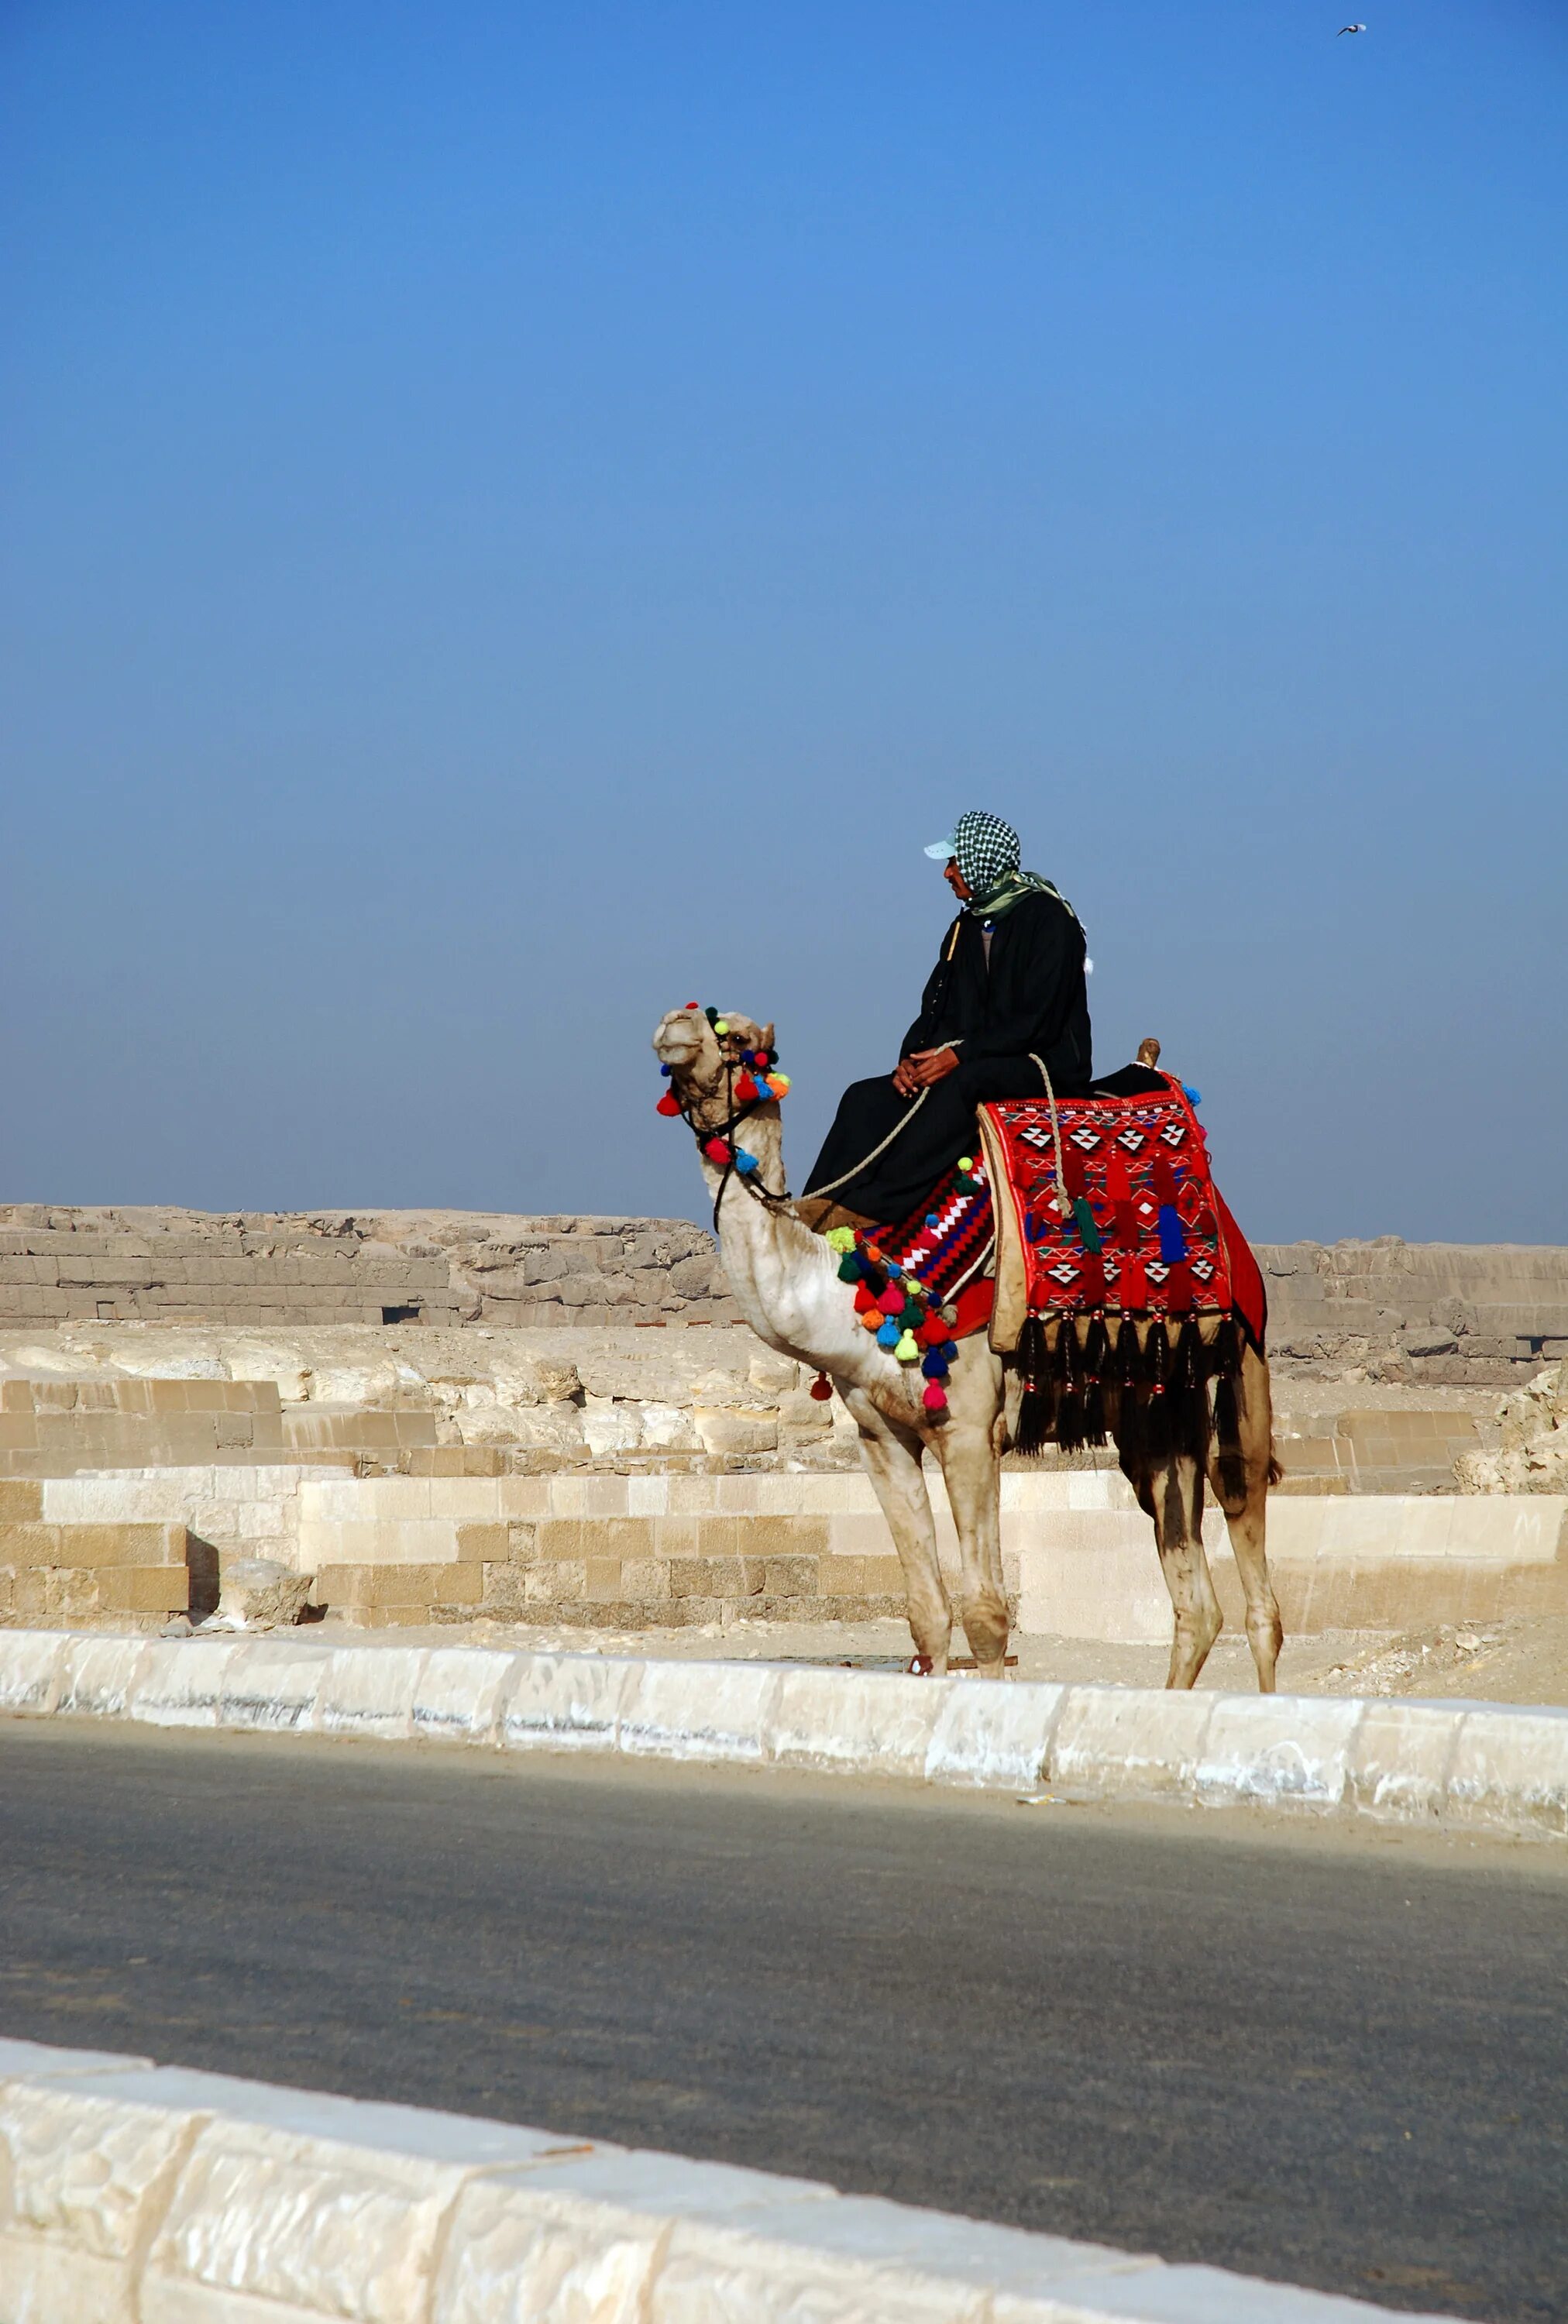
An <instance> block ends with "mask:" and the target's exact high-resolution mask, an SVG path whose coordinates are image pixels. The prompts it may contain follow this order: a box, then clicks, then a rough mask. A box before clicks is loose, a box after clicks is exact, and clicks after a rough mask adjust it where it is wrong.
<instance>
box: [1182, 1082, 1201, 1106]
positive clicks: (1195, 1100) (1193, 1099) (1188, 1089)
mask: <svg viewBox="0 0 1568 2324" xmlns="http://www.w3.org/2000/svg"><path fill="white" fill-rule="evenodd" d="M1182 1095H1183V1097H1185V1100H1186V1102H1187V1103H1188V1104H1189V1105H1202V1103H1203V1102H1204V1093H1203V1091H1202V1090H1195V1089H1194V1088H1193V1086H1192V1084H1191V1083H1190V1082H1184V1083H1183V1084H1182Z"/></svg>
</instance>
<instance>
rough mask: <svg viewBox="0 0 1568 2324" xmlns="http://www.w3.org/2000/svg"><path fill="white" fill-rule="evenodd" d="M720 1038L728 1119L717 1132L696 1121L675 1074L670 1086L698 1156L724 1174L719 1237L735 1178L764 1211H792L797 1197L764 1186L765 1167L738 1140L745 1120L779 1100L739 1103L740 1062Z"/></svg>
mask: <svg viewBox="0 0 1568 2324" xmlns="http://www.w3.org/2000/svg"><path fill="white" fill-rule="evenodd" d="M727 1039H728V1036H721V1037H719V1040H720V1061H721V1063H722V1064H723V1065H724V1121H723V1123H722V1124H721V1125H720V1126H719V1127H718V1128H716V1129H715V1128H714V1127H713V1126H712V1125H711V1124H705V1123H703V1122H700V1121H698V1120H696V1118H695V1111H694V1107H693V1103H692V1101H691V1100H690V1099H689V1098H687V1097H685V1096H683V1095H682V1093H681V1092H680V1091H679V1090H678V1088H677V1087H676V1084H675V1079H674V1075H673V1073H672V1074H671V1076H670V1087H669V1094H670V1096H671V1097H673V1098H674V1100H675V1103H676V1108H677V1111H678V1113H679V1115H680V1119H681V1120H682V1121H684V1122H685V1124H686V1126H687V1129H688V1130H690V1132H691V1134H692V1136H693V1137H694V1138H695V1139H696V1144H697V1151H698V1153H699V1154H701V1155H702V1156H703V1157H705V1159H706V1160H707V1161H709V1162H711V1163H712V1164H713V1165H714V1167H715V1169H717V1170H719V1171H720V1172H721V1176H720V1178H719V1183H718V1191H717V1192H716V1194H715V1195H714V1232H715V1234H717V1232H718V1230H719V1211H720V1208H721V1207H722V1205H723V1203H724V1196H725V1194H727V1193H728V1191H729V1186H730V1181H731V1179H732V1178H734V1179H738V1180H739V1181H740V1183H741V1185H742V1186H743V1187H744V1188H745V1190H746V1192H747V1194H750V1195H751V1196H752V1200H753V1201H754V1202H758V1203H761V1205H762V1207H763V1209H764V1210H769V1211H775V1212H777V1211H782V1210H788V1209H789V1208H790V1207H791V1206H792V1202H793V1198H792V1196H791V1195H790V1194H789V1191H788V1189H786V1191H785V1192H784V1193H783V1194H774V1193H772V1192H771V1190H770V1188H769V1187H767V1186H765V1185H763V1184H762V1177H761V1165H760V1164H759V1163H758V1161H757V1157H756V1156H755V1155H754V1154H752V1153H750V1152H749V1151H748V1149H747V1148H745V1147H743V1146H742V1145H741V1144H740V1143H739V1141H738V1139H736V1137H735V1132H736V1130H738V1129H739V1128H740V1126H741V1124H742V1122H743V1121H749V1120H751V1118H752V1114H754V1113H756V1112H758V1111H761V1108H762V1107H763V1106H764V1105H770V1104H772V1103H773V1102H775V1101H774V1100H773V1099H771V1098H764V1097H752V1098H742V1099H741V1100H740V1101H738V1102H737V1100H736V1097H735V1068H736V1063H737V1060H736V1059H735V1058H733V1057H732V1056H726V1055H725V1054H724V1049H725V1044H726V1042H727ZM749 1070H750V1068H748V1071H749ZM715 1146H719V1147H722V1148H724V1155H723V1157H722V1158H721V1157H720V1156H719V1155H717V1154H715V1153H714V1152H713V1150H712V1149H713V1148H714V1147H715ZM742 1156H744V1157H745V1160H746V1161H747V1162H749V1163H750V1164H751V1166H752V1167H751V1168H750V1169H749V1170H748V1169H747V1168H745V1167H744V1165H743V1164H742Z"/></svg>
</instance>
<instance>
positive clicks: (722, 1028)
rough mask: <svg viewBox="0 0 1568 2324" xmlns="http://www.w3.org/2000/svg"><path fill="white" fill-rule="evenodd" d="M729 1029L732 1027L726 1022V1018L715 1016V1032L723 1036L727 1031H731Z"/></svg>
mask: <svg viewBox="0 0 1568 2324" xmlns="http://www.w3.org/2000/svg"><path fill="white" fill-rule="evenodd" d="M729 1029H730V1028H729V1026H728V1025H727V1024H726V1022H725V1021H724V1018H722V1017H715V1019H714V1031H715V1033H717V1034H720V1035H721V1036H722V1035H724V1034H725V1033H727V1032H728V1031H729Z"/></svg>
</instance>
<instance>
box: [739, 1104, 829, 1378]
mask: <svg viewBox="0 0 1568 2324" xmlns="http://www.w3.org/2000/svg"><path fill="white" fill-rule="evenodd" d="M735 1143H736V1145H737V1146H740V1147H743V1148H745V1149H746V1151H747V1152H748V1153H752V1154H754V1155H755V1156H756V1157H757V1161H758V1165H759V1168H758V1171H757V1174H756V1175H757V1176H758V1178H760V1179H761V1183H762V1185H764V1186H765V1187H766V1188H767V1190H768V1192H769V1193H770V1194H779V1195H781V1194H783V1192H784V1189H785V1177H784V1155H783V1138H782V1133H781V1130H780V1128H779V1114H778V1109H777V1108H776V1107H771V1106H770V1107H767V1108H764V1109H763V1110H762V1111H761V1112H758V1113H754V1114H752V1115H750V1116H749V1117H748V1118H747V1120H745V1121H743V1122H742V1124H741V1126H740V1128H739V1130H737V1131H736V1132H735ZM702 1169H703V1176H704V1178H705V1179H706V1182H707V1187H708V1192H709V1194H716V1193H717V1192H718V1187H719V1181H720V1178H721V1177H722V1176H723V1173H722V1172H721V1171H719V1170H716V1169H715V1167H714V1166H713V1164H712V1163H711V1162H709V1161H708V1160H707V1158H706V1156H704V1157H703V1165H702ZM718 1233H719V1249H720V1250H721V1252H722V1253H723V1255H724V1272H725V1273H726V1275H727V1276H728V1277H729V1279H730V1288H731V1290H732V1291H733V1293H734V1295H735V1299H736V1301H737V1303H738V1305H739V1306H740V1308H741V1311H742V1314H743V1315H744V1316H745V1319H746V1321H747V1323H750V1325H751V1326H752V1330H753V1332H755V1333H757V1335H758V1337H759V1338H760V1339H762V1340H765V1341H766V1342H768V1345H769V1346H770V1347H771V1348H777V1349H778V1350H779V1351H780V1352H781V1353H783V1354H787V1355H791V1356H794V1357H795V1358H796V1359H797V1360H798V1361H800V1362H803V1363H810V1364H823V1363H826V1361H827V1360H829V1358H830V1357H832V1356H834V1355H835V1354H836V1353H837V1352H838V1351H839V1348H840V1345H841V1343H842V1342H843V1341H844V1337H845V1328H844V1326H845V1323H846V1322H853V1316H850V1315H849V1313H848V1307H849V1303H848V1301H847V1300H846V1299H845V1297H844V1292H843V1286H841V1285H840V1284H839V1281H838V1262H837V1259H836V1256H835V1253H834V1252H833V1251H832V1250H829V1248H828V1246H827V1245H826V1243H825V1242H824V1241H822V1240H821V1239H820V1237H818V1236H816V1235H814V1234H813V1233H812V1232H811V1231H810V1229H809V1228H808V1227H807V1226H805V1225H803V1224H802V1222H801V1221H800V1220H799V1219H798V1218H797V1217H796V1215H795V1213H794V1212H793V1211H792V1210H790V1209H789V1208H787V1207H785V1206H783V1205H782V1204H779V1203H761V1202H759V1201H758V1200H757V1198H756V1196H755V1195H754V1194H748V1192H747V1191H746V1187H745V1185H744V1182H743V1181H742V1177H741V1176H740V1174H739V1172H738V1171H732V1173H731V1174H730V1179H729V1183H728V1185H726V1186H725V1188H724V1200H723V1202H722V1203H720V1205H719V1218H718ZM835 1295H836V1296H835ZM840 1308H842V1309H844V1311H845V1313H844V1317H841V1316H840V1315H839V1314H837V1313H836V1312H835V1311H836V1310H838V1309H840Z"/></svg>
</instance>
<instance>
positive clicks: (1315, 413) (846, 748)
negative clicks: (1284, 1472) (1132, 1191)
mask: <svg viewBox="0 0 1568 2324" xmlns="http://www.w3.org/2000/svg"><path fill="white" fill-rule="evenodd" d="M1364 4H1365V5H1367V7H1368V11H1369V15H1368V29H1367V31H1366V32H1365V33H1363V34H1361V35H1360V36H1358V37H1355V38H1346V39H1336V38H1335V37H1334V35H1335V32H1336V29H1337V26H1338V24H1339V23H1341V22H1342V21H1343V19H1342V17H1341V16H1339V15H1338V14H1336V12H1335V10H1334V9H1333V7H1331V6H1328V5H1317V0H1247V5H1241V0H1203V5H1198V6H1192V7H1179V6H1176V5H1174V0H1159V5H1155V0H1141V4H1140V0H1077V5H1065V4H1064V0H1028V5H1004V0H953V4H952V5H922V0H898V5H891V0H851V5H844V0H834V5H816V0H791V5H789V6H785V7H779V6H775V7H764V6H761V5H735V0H726V5H714V4H713V0H709V4H708V5H701V4H700V0H688V5H659V0H637V5H621V6H606V5H595V0H571V5H526V0H507V5H487V0H442V5H434V0H429V5H427V0H401V5H398V4H397V0H391V5H389V0H377V5H374V6H373V5H362V0H331V5H326V6H323V5H320V0H309V5H306V4H305V0H254V4H253V5H243V6H236V5H227V6H214V5H211V0H138V5H135V6H127V5H124V0H10V5H8V6H6V7H5V12H4V14H3V16H0V78H3V82H4V91H5V110H6V119H5V122H4V123H3V124H0V132H3V134H0V151H3V153H4V161H3V162H0V169H3V171H4V178H3V200H4V210H5V229H4V259H3V268H4V281H3V284H0V295H3V298H4V306H5V314H6V316H7V318H8V321H7V328H6V333H5V353H4V364H5V378H4V399H5V401H4V413H3V421H4V446H5V448H4V461H5V473H4V496H5V508H4V512H3V514H4V528H3V529H4V541H5V547H4V554H5V598H6V603H5V614H4V632H5V634H4V655H5V774H4V781H5V823H4V832H5V845H4V850H3V860H4V878H5V939H4V941H5V954H4V960H3V962H0V972H3V973H4V978H5V1007H4V1019H5V1036H4V1037H5V1062H4V1071H3V1084H4V1104H3V1120H4V1127H3V1130H0V1198H10V1199H21V1200H53V1201H57V1202H84V1201H96V1202H112V1201H123V1202H155V1201H171V1202H185V1203H198V1204H201V1205H204V1206H209V1207H214V1208H228V1207H241V1206H245V1207H253V1206H254V1207H272V1206H295V1205H308V1204H317V1203H361V1204H366V1205H369V1204H373V1203H432V1204H435V1203H441V1204H457V1205H475V1206H484V1207H487V1208H488V1207H494V1208H505V1209H520V1210H521V1209H546V1210H548V1209H561V1210H576V1209H594V1210H608V1211H616V1210H624V1211H630V1212H639V1211H660V1210H661V1211H673V1212H680V1213H696V1210H697V1209H698V1207H699V1206H700V1201H701V1196H700V1189H699V1187H698V1185H697V1182H696V1176H695V1167H694V1164H693V1160H692V1157H691V1154H690V1150H689V1147H688V1143H687V1138H686V1134H685V1132H684V1131H683V1130H681V1129H680V1128H679V1127H678V1125H675V1126H672V1125H669V1124H667V1123H665V1122H662V1121H660V1120H657V1119H656V1117H655V1115H654V1113H653V1111H652V1108H653V1101H654V1098H655V1096H656V1095H657V1093H658V1086H657V1074H656V1071H655V1067H654V1065H653V1061H652V1058H651V1056H650V1053H649V1050H648V1047H647V1042H648V1036H649V1033H650V1029H651V1027H652V1024H653V1021H654V1019H655V1018H656V1016H657V1015H658V1013H659V1011H660V1010H662V1009H663V1008H665V1007H667V1006H672V1005H678V1004H679V1003H680V1002H682V1001H687V1000H691V999H696V1000H699V1001H705V1002H706V1001H715V1002H718V1003H720V1004H721V1005H730V1006H733V1007H737V1008H738V1007H742V1006H743V1007H746V1008H748V1009H750V1010H753V1011H755V1012H756V1013H758V1014H760V1015H775V1016H776V1017H777V1019H778V1021H779V1039H780V1044H781V1047H782V1049H783V1053H784V1056H785V1060H786V1062H787V1064H788V1065H789V1067H790V1068H791V1069H792V1070H793V1072H794V1074H795V1076H796V1093H795V1095H794V1096H792V1097H791V1099H790V1101H789V1109H788V1111H789V1131H790V1145H791V1158H792V1162H793V1177H794V1181H795V1183H797V1184H798V1183H799V1182H800V1180H801V1178H802V1177H803V1176H804V1173H805V1169H806V1167H807V1163H808V1162H809V1160H810V1158H811V1153H812V1151H814V1149H815V1145H816V1139H818V1137H819V1136H820V1134H821V1131H822V1129H823V1127H824V1126H825V1123H826V1118H827V1115H828V1113H829V1111H830V1109H831V1105H832V1102H833V1100H834V1098H835V1095H836V1093H837V1091H838V1089H839V1088H840V1087H841V1086H842V1084H844V1082H845V1081H846V1080H848V1079H850V1078H852V1077H853V1076H854V1075H856V1074H862V1073H867V1072H871V1071H872V1070H875V1069H877V1068H879V1067H881V1066H882V1065H887V1066H889V1067H890V1065H891V1064H892V1062H893V1057H894V1051H895V1047H896V1042H897V1037H898V1035H899V1032H900V1031H901V1029H902V1028H903V1026H904V1025H905V1023H906V1022H907V1021H908V1019H909V1017H910V1016H911V1015H912V1014H913V1010H914V1001H915V996H916V994H917V992H918V986H919V984H920V982H921V980H922V978H923V976H924V974H925V972H926V970H927V966H928V964H929V962H930V960H931V958H932V957H933V956H934V954H935V950H936V944H937V942H938V940H939V936H940V934H941V931H942V928H943V927H944V926H945V917H946V915H945V903H946V901H947V898H946V892H945V890H944V889H943V888H942V886H941V883H940V879H939V875H938V873H937V871H936V867H935V866H933V865H931V864H928V863H927V862H926V861H925V859H924V858H923V856H922V855H921V853H920V849H921V846H922V844H924V843H925V842H926V841H927V840H929V839H934V838H936V836H938V835H940V834H941V833H942V832H943V831H944V830H945V828H946V827H947V826H948V825H949V823H950V820H951V818H952V816H954V815H955V813H956V812H957V811H958V810H960V809H961V808H963V807H967V806H971V805H978V806H983V807H992V808H993V809H996V810H999V811H1001V812H1003V813H1005V814H1007V815H1009V816H1010V817H1011V818H1012V820H1013V821H1015V822H1016V823H1018V824H1019V825H1020V827H1021V828H1022V830H1023V832H1024V835H1025V843H1026V844H1025V860H1026V862H1028V864H1030V865H1031V866H1033V867H1034V868H1035V869H1037V870H1038V871H1044V872H1047V873H1048V874H1050V875H1051V876H1052V877H1053V878H1055V879H1056V881H1058V883H1059V884H1060V885H1061V887H1062V888H1063V889H1064V890H1065V892H1066V894H1068V895H1069V896H1070V897H1071V898H1072V899H1074V901H1075V904H1076V905H1077V907H1078V909H1079V911H1080V913H1081V914H1082V916H1083V918H1084V921H1085V922H1086V923H1087V925H1088V927H1089V930H1090V936H1091V945H1092V950H1093V954H1094V956H1095V960H1096V963H1097V973H1096V975H1095V977H1094V980H1093V985H1092V987H1091V995H1092V1000H1093V1008H1094V1018H1095V1033H1096V1054H1097V1057H1098V1059H1099V1061H1100V1063H1101V1064H1102V1065H1106V1066H1108V1065H1114V1064H1116V1063H1118V1062H1120V1061H1121V1060H1124V1059H1125V1058H1126V1057H1127V1056H1129V1055H1130V1053H1131V1050H1132V1047H1133V1046H1134V1044H1135V1043H1136V1041H1137V1039H1138V1037H1139V1035H1140V1034H1142V1033H1144V1032H1146V1031H1154V1032H1158V1034H1159V1035H1160V1036H1161V1037H1162V1038H1163V1040H1164V1042H1165V1044H1166V1053H1167V1062H1169V1063H1171V1064H1174V1065H1176V1066H1178V1067H1179V1068H1180V1070H1181V1071H1182V1072H1183V1073H1184V1074H1185V1075H1186V1076H1187V1077H1188V1078H1189V1079H1190V1080H1192V1081H1194V1082H1196V1083H1197V1084H1200V1085H1201V1086H1202V1088H1203V1090H1204V1096H1205V1104H1204V1114H1205V1118H1206V1120H1207V1121H1208V1123H1209V1128H1210V1134H1211V1139H1212V1142H1213V1148H1214V1151H1215V1155H1216V1161H1217V1165H1218V1168H1219V1171H1220V1175H1221V1177H1222V1183H1223V1184H1224V1185H1225V1187H1226V1189H1227V1191H1228V1193H1229V1194H1230V1196H1231V1202H1232V1204H1233V1206H1234V1208H1235V1209H1236V1211H1237V1213H1238V1214H1239V1216H1240V1217H1241V1221H1242V1222H1243V1224H1244V1225H1245V1226H1246V1227H1247V1228H1248V1229H1249V1231H1251V1232H1252V1233H1253V1234H1254V1235H1255V1236H1258V1237H1259V1238H1288V1237H1294V1236H1338V1235H1346V1234H1378V1233H1388V1232H1395V1233H1402V1234H1405V1235H1407V1236H1409V1237H1411V1238H1417V1239H1418V1238H1427V1237H1434V1236H1443V1237H1452V1238H1454V1239H1459V1240H1490V1239H1494V1238H1496V1239H1509V1240H1568V1193H1565V1188H1568V1167H1565V1166H1568V1101H1565V1097H1564V1090H1565V1087H1568V1074H1565V1072H1564V1061H1563V1018H1564V1010H1565V1003H1568V815H1565V809H1564V784H1563V734H1564V729H1565V724H1568V720H1565V716H1564V711H1565V707H1568V704H1565V699H1564V697H1565V695H1568V683H1565V672H1568V653H1565V650H1564V646H1565V635H1568V624H1565V622H1564V587H1563V584H1564V577H1565V575H1564V568H1565V566H1568V548H1565V542H1568V532H1565V530H1564V515H1565V508H1564V502H1565V497H1568V496H1565V493H1564V470H1565V467H1568V452H1565V447H1568V428H1565V426H1564V389H1565V384H1568V383H1565V379H1564V370H1565V365H1564V354H1565V349H1568V297H1565V291H1568V284H1565V281H1564V277H1565V275H1568V170H1565V166H1564V158H1563V156H1564V145H1563V122H1564V117H1565V114H1564V106H1565V100H1568V13H1565V12H1564V10H1563V8H1562V7H1561V6H1559V5H1551V4H1550V0H1420V4H1419V5H1416V0H1377V5H1372V0H1364Z"/></svg>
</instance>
